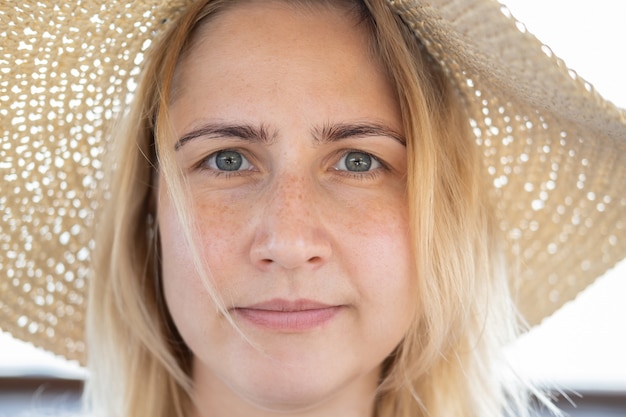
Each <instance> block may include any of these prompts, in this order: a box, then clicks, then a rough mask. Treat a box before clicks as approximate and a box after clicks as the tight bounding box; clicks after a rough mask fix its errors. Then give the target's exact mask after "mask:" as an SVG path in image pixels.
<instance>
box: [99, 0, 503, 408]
mask: <svg viewBox="0 0 626 417" xmlns="http://www.w3.org/2000/svg"><path fill="white" fill-rule="evenodd" d="M195 6H196V7H195V8H190V9H189V11H188V12H187V13H186V14H185V15H184V16H183V17H182V18H181V21H180V23H178V24H176V25H175V26H174V29H173V30H172V31H170V32H169V33H168V34H167V36H166V37H165V38H164V39H163V40H162V44H161V45H157V46H155V47H154V48H153V56H151V57H150V59H151V60H150V61H149V63H148V65H147V67H146V72H145V73H144V78H143V82H144V83H143V84H142V85H141V86H140V88H139V90H138V92H137V96H136V97H137V99H136V105H135V107H134V109H133V112H132V113H131V115H130V117H129V118H128V124H129V126H130V128H129V130H128V131H126V132H125V134H124V135H123V136H122V139H121V141H120V142H121V146H122V148H121V151H120V153H121V154H122V158H127V159H120V160H119V166H120V169H119V171H118V173H117V178H118V180H117V182H115V183H113V184H112V185H111V189H112V190H114V196H113V200H112V202H111V209H110V211H109V216H110V217H108V218H107V220H106V221H104V222H103V224H105V225H106V228H105V230H103V231H102V232H101V233H99V236H100V237H104V236H106V237H107V241H109V242H110V243H108V244H105V245H103V246H101V247H100V249H101V250H102V252H103V254H102V255H101V256H102V266H101V269H100V270H98V272H97V273H96V274H97V276H98V277H102V278H103V279H97V280H95V282H94V287H93V292H92V295H93V297H92V298H91V299H90V302H89V306H90V308H91V311H90V315H91V317H92V318H93V319H95V320H97V321H94V322H93V323H92V325H91V332H90V335H91V338H92V345H93V346H94V349H93V350H91V349H92V348H91V347H90V355H91V359H92V360H91V365H92V369H93V370H94V374H93V377H94V378H93V380H92V382H91V383H92V387H93V392H94V394H108V390H107V389H104V390H103V391H99V390H100V389H103V388H108V387H106V385H110V384H112V383H113V384H115V386H116V387H119V389H120V391H121V392H120V393H118V394H117V395H115V396H113V398H118V399H123V398H125V399H126V400H125V401H124V402H122V403H121V404H120V405H121V407H122V410H123V411H122V413H121V415H139V414H141V415H159V413H163V415H175V413H176V412H179V413H180V414H181V415H197V416H219V415H229V416H233V415H248V416H250V415H265V414H267V415H271V414H272V413H275V412H282V413H285V414H287V415H291V414H293V415H296V414H297V415H300V414H302V415H325V416H329V415H344V416H348V415H354V416H357V415H374V414H375V413H376V414H377V415H404V414H405V413H406V415H416V414H417V413H425V412H426V411H428V412H430V413H433V414H434V415H454V414H456V413H463V414H465V415H467V410H475V412H476V415H497V414H498V413H499V412H500V411H501V410H500V407H502V406H503V397H502V395H503V393H500V392H498V390H499V389H500V387H499V380H500V376H499V375H498V376H496V375H494V373H495V369H493V368H492V367H493V366H494V365H497V364H498V361H497V355H498V349H499V348H500V347H501V344H502V343H505V342H506V341H507V337H508V335H509V331H510V329H509V328H507V326H510V323H512V320H511V319H512V316H511V310H510V307H509V306H508V305H507V304H506V303H502V305H499V304H498V303H497V302H496V301H488V300H498V299H505V295H506V289H505V288H506V287H505V285H504V282H502V280H503V279H504V276H503V275H496V274H494V272H493V267H495V266H496V265H495V261H494V260H493V259H492V258H491V257H490V255H491V254H490V253H489V252H488V251H487V249H488V248H489V247H491V245H493V243H492V235H491V224H490V219H489V216H488V214H487V211H486V206H485V202H484V201H482V200H483V198H482V197H481V195H482V194H483V193H481V192H480V191H479V187H480V179H479V178H478V175H477V170H478V164H477V157H476V155H475V154H476V151H475V147H472V143H471V139H470V136H469V135H468V134H467V132H466V130H465V129H464V125H463V124H462V122H461V120H462V113H461V110H460V109H459V107H458V105H457V103H458V102H460V98H459V97H458V96H456V95H455V94H454V93H453V92H452V91H451V89H450V88H449V86H448V85H447V84H446V82H445V79H444V77H443V75H442V74H441V71H440V70H439V69H438V68H436V66H435V64H434V63H432V62H427V61H426V59H427V58H426V57H425V56H423V53H422V52H421V51H420V49H419V46H418V45H417V44H415V43H414V42H413V40H412V38H411V34H410V33H409V32H408V30H406V29H405V28H404V26H403V25H402V24H401V23H400V22H399V19H398V18H396V17H394V16H393V15H392V14H391V12H390V11H389V10H388V9H387V8H386V7H385V6H384V5H382V4H380V3H376V2H374V3H373V4H372V12H371V13H372V14H370V12H369V10H368V9H367V8H365V5H363V4H360V3H358V2H339V3H338V2H290V3H287V2H280V1H276V2H255V1H249V2H209V3H208V4H207V5H202V4H198V5H195ZM409 47H410V48H411V49H409ZM152 135H154V138H153V137H152ZM129 138H138V139H137V142H138V145H139V147H137V146H136V145H135V144H134V143H133V141H131V140H129ZM152 141H154V143H153V142H152ZM146 155H152V158H150V159H149V160H148V161H146ZM129 178H135V180H134V181H133V182H132V183H128V179H129ZM151 182H152V186H150V185H149V184H150V183H151ZM140 196H143V197H140ZM116 200H117V201H116ZM128 201H136V206H135V207H132V206H128ZM435 212H436V213H437V216H436V217H435V215H434V213H435ZM148 213H150V214H151V216H152V217H151V220H150V222H148V221H147V220H146V218H147V216H148ZM111 225H114V227H111ZM129 225H136V227H135V228H132V227H131V228H129ZM147 227H154V228H155V229H156V231H155V232H149V231H147V230H146V228H147ZM149 234H151V236H152V238H153V239H154V240H153V241H152V243H151V242H150V240H149V239H147V237H148V235H149ZM133 237H134V238H133ZM157 239H158V241H159V244H158V245H157V243H156V240H157ZM427 254H428V255H427ZM138 259H141V261H140V262H137V260H138ZM133 268H134V269H135V270H136V271H133V272H134V273H131V272H130V271H132V270H133ZM152 268H154V269H152ZM159 269H160V271H159ZM133 275H135V276H137V278H136V279H129V278H128V277H129V276H133ZM155 276H159V277H160V279H161V280H162V282H161V283H160V284H159V283H157V284H156V285H155V283H154V281H155ZM478 276H480V277H481V279H480V281H479V282H477V281H476V280H475V279H476V277H478ZM105 277H107V278H108V279H104V278H105ZM159 285H162V288H159ZM116 288H117V289H116ZM146 292H147V294H146ZM103 294H110V295H111V297H103V296H102V295H103ZM116 294H118V295H116ZM120 297H121V299H119V298H120ZM117 303H121V305H118V304H117ZM487 305H489V306H490V308H489V309H486V308H485V307H486V306H487ZM101 317H108V318H109V320H110V323H107V324H108V326H107V327H103V325H102V323H101V321H100V320H101V319H100V318H101ZM155 317H161V320H155ZM139 328H143V329H142V330H141V331H139V332H138V331H137V329H139ZM157 348H160V349H161V350H160V351H159V350H155V351H151V350H152V349H157ZM114 352H116V354H113V353H114ZM103 359H108V360H109V361H111V362H108V361H106V360H103ZM120 363H122V364H123V365H122V366H120ZM102 368H103V369H102ZM105 370H106V373H105V374H103V375H105V377H104V378H99V375H100V372H105ZM111 370H120V371H122V372H123V374H121V375H120V376H119V377H117V378H111V377H110V375H108V373H109V372H111ZM135 377H136V378H140V380H141V383H133V378H135ZM483 380H484V381H485V383H484V384H483V383H480V384H477V383H476V381H483ZM121 381H129V383H127V384H123V383H120V382H121ZM147 381H153V382H148V383H147ZM164 381H167V383H164ZM137 382H139V381H137ZM489 382H491V384H490V383H489ZM100 384H104V385H105V386H104V387H103V386H101V385H100ZM146 384H148V386H150V384H154V387H153V389H154V391H153V393H152V394H151V395H148V397H150V398H153V400H151V401H150V402H149V404H146ZM431 387H432V388H434V387H436V390H432V389H431ZM135 390H136V391H135ZM443 392H448V393H452V392H453V393H454V395H453V396H452V397H454V398H450V396H449V395H444V396H442V393H443ZM414 396H417V398H413V397H414ZM96 398H97V397H96ZM157 399H161V400H162V402H161V401H158V400H157ZM103 403H109V404H110V403H111V396H110V395H107V398H102V402H101V403H96V407H95V408H96V410H98V409H100V408H102V407H103ZM193 403H195V405H192V404H193ZM147 406H148V407H150V408H145V407H147Z"/></svg>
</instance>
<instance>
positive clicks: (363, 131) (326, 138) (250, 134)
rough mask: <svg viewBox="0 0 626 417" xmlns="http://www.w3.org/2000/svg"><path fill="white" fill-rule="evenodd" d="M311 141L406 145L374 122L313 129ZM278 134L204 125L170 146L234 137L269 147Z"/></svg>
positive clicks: (244, 126) (243, 126) (176, 147)
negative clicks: (376, 140)
mask: <svg viewBox="0 0 626 417" xmlns="http://www.w3.org/2000/svg"><path fill="white" fill-rule="evenodd" d="M311 133H312V135H313V140H314V141H315V142H317V143H318V144H325V143H331V142H337V141H340V140H342V139H348V138H354V137H371V136H387V137H390V138H392V139H394V140H396V141H398V142H400V144H402V145H404V146H405V145H406V139H405V138H404V136H402V135H401V134H400V133H398V132H396V131H395V130H393V129H391V128H389V127H386V126H384V125H382V124H378V123H367V122H365V123H362V122H358V123H335V124H331V123H327V124H325V125H324V126H322V127H321V128H313V129H312V131H311ZM277 135H278V132H271V131H270V129H269V128H268V127H267V126H265V125H259V126H253V125H248V124H229V123H219V122H218V123H214V122H210V123H205V124H203V125H201V126H200V127H199V128H197V129H194V130H192V131H191V132H188V133H186V134H184V135H183V136H182V137H181V138H180V139H178V141H177V142H176V145H174V150H179V149H180V148H181V147H182V146H183V145H185V144H186V143H187V142H189V141H191V140H193V139H196V138H201V137H204V138H237V139H241V140H245V141H250V142H260V143H264V144H271V143H272V142H273V141H274V140H275V138H276V136H277Z"/></svg>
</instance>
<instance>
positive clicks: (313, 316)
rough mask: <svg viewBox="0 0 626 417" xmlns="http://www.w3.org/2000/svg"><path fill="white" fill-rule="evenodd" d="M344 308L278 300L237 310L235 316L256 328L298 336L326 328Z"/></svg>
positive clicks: (306, 301)
mask: <svg viewBox="0 0 626 417" xmlns="http://www.w3.org/2000/svg"><path fill="white" fill-rule="evenodd" d="M343 308H344V306H342V305H329V304H324V303H319V302H316V301H311V300H295V301H288V300H282V299H275V300H270V301H267V302H263V303H258V304H253V305H250V306H245V307H237V308H234V309H233V312H234V313H235V314H236V315H237V316H238V317H239V318H241V319H243V320H244V321H246V322H248V323H250V324H252V325H254V326H256V327H261V328H264V329H268V330H274V331H279V332H289V333H296V332H304V331H308V330H312V329H315V328H319V327H322V326H323V325H324V324H326V323H328V322H330V321H332V319H333V318H335V317H336V316H337V314H339V312H340V311H341V310H342V309H343Z"/></svg>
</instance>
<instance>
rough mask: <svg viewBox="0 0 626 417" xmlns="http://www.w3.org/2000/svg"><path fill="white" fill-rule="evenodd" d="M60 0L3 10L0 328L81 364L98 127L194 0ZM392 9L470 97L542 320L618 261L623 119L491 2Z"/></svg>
mask: <svg viewBox="0 0 626 417" xmlns="http://www.w3.org/2000/svg"><path fill="white" fill-rule="evenodd" d="M55 3H57V2H52V1H40V2H37V3H33V4H28V3H27V4H23V3H21V2H19V3H18V2H8V3H7V2H3V3H2V5H0V132H1V135H2V136H1V137H2V142H1V145H0V176H1V177H2V181H1V182H0V187H1V188H0V210H1V212H2V221H1V222H0V328H1V329H2V330H5V331H8V332H10V333H12V334H13V335H14V336H15V337H17V338H20V339H23V340H26V341H31V342H33V343H34V344H36V345H37V346H41V347H43V348H45V349H47V350H50V351H52V352H55V353H57V354H60V355H63V356H65V357H67V358H70V359H77V360H79V361H81V362H82V361H83V360H84V354H85V345H84V341H83V334H84V332H83V323H84V315H85V313H84V311H85V306H84V302H85V299H86V290H87V287H88V283H89V279H90V274H91V270H90V266H89V261H90V257H91V251H92V249H93V246H94V240H93V237H94V236H93V235H92V227H93V225H94V223H95V222H96V221H97V219H95V218H94V210H95V209H96V208H97V207H95V203H94V201H95V200H94V196H95V195H96V193H97V192H98V189H99V184H100V183H101V181H102V179H103V178H102V177H103V174H102V170H101V168H102V166H101V164H102V162H101V157H102V153H103V150H104V148H105V144H106V132H107V130H108V129H110V127H111V124H112V121H113V120H114V118H115V116H116V114H117V113H118V112H119V111H120V108H121V107H122V105H123V104H124V102H125V101H126V100H128V98H129V97H130V96H131V95H132V92H133V90H134V86H135V85H136V84H135V83H136V78H137V76H138V75H139V72H140V68H141V63H142V60H143V54H144V53H145V52H146V50H147V49H149V47H150V44H151V40H152V39H153V38H154V37H155V36H156V35H157V33H158V32H160V31H161V30H162V28H163V27H164V26H166V25H167V24H169V22H171V21H172V19H173V18H174V17H175V15H176V13H177V12H178V11H180V9H181V7H183V6H184V4H185V3H189V0H172V1H159V0H136V1H106V2H105V1H100V0H87V1H70V2H61V3H59V4H55ZM389 4H390V7H391V8H392V9H393V10H394V11H395V12H396V13H398V14H399V15H400V16H401V17H402V18H403V19H404V21H405V22H406V23H407V25H408V26H409V27H411V28H412V29H413V30H414V32H415V33H416V35H417V36H419V37H420V38H421V39H422V40H423V41H424V42H425V44H426V46H427V48H428V50H429V51H430V53H431V54H432V55H433V56H434V57H435V59H437V60H438V61H440V62H441V63H442V65H443V67H444V68H445V70H446V71H447V72H448V73H449V75H450V77H451V78H452V79H453V82H454V84H455V85H456V87H457V88H458V89H459V90H461V91H462V93H463V96H464V97H465V100H466V105H467V106H468V108H469V109H470V112H469V113H470V114H471V115H472V116H471V119H470V120H469V121H468V123H470V124H471V126H472V128H473V131H474V134H475V136H476V142H477V146H480V147H481V149H482V152H483V154H484V161H485V169H486V170H487V172H488V175H489V178H490V179H491V183H492V184H493V187H491V188H490V189H489V190H486V191H487V192H489V193H491V195H492V196H493V198H494V199H495V202H496V206H497V212H498V218H499V221H500V228H501V230H502V231H503V234H504V236H505V237H506V245H507V247H506V252H507V255H508V258H509V261H510V262H511V265H512V266H513V269H514V272H515V273H514V274H513V275H512V278H511V279H512V288H513V294H514V297H516V299H517V301H518V305H519V307H520V310H521V311H522V313H523V314H524V316H525V317H526V319H527V320H528V321H529V323H531V324H535V323H538V322H539V321H540V320H541V319H542V318H543V317H545V316H547V315H549V314H551V313H552V312H553V311H554V310H556V309H557V308H558V307H560V306H561V305H562V304H563V303H564V302H566V301H568V300H570V299H572V298H574V297H575V295H576V294H577V293H578V292H579V291H580V290H581V289H583V288H584V287H585V286H587V285H588V284H589V283H590V282H592V281H593V280H594V279H595V278H596V277H598V276H599V275H601V274H602V273H603V272H604V271H605V270H607V269H608V268H610V267H612V266H613V265H614V264H615V263H616V262H617V261H618V260H620V259H622V258H623V257H624V256H626V114H625V113H624V112H623V111H621V110H618V109H617V108H615V107H614V106H612V105H611V104H610V103H608V102H606V101H604V100H603V99H602V98H601V97H600V96H598V95H597V94H596V93H595V92H594V91H593V88H592V87H591V86H590V85H589V84H587V83H585V82H584V81H583V80H581V79H579V78H578V77H577V76H576V75H575V73H574V72H572V71H569V70H568V69H567V68H566V67H565V65H564V64H563V63H562V62H561V61H560V60H559V59H557V58H556V57H554V56H553V55H552V53H551V51H550V50H549V48H547V47H546V46H544V45H542V44H541V43H540V42H539V41H537V40H536V39H535V38H534V37H533V36H532V35H530V34H528V33H526V32H525V31H524V30H523V26H522V25H521V24H519V23H518V22H516V21H515V20H514V19H513V18H511V17H510V16H508V14H507V11H506V10H503V9H502V6H500V5H499V4H498V3H497V2H495V1H485V0H452V1H451V0H432V1H410V0H407V1H389ZM520 29H521V30H520Z"/></svg>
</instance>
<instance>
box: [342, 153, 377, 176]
mask: <svg viewBox="0 0 626 417" xmlns="http://www.w3.org/2000/svg"><path fill="white" fill-rule="evenodd" d="M371 165H372V157H371V156H369V155H368V154H366V153H363V152H350V153H349V154H348V155H347V156H346V168H348V171H358V172H362V171H369V169H370V166H371Z"/></svg>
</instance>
